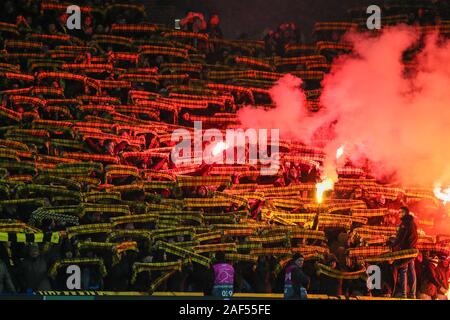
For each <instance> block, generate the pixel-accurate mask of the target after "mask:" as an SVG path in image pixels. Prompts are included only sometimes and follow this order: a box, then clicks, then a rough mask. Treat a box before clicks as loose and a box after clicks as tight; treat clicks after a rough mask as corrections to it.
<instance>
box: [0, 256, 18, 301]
mask: <svg viewBox="0 0 450 320" xmlns="http://www.w3.org/2000/svg"><path fill="white" fill-rule="evenodd" d="M3 293H16V287H15V286H14V283H13V281H12V279H11V275H10V273H9V271H8V267H7V266H6V264H5V263H4V262H3V261H2V260H0V294H3Z"/></svg>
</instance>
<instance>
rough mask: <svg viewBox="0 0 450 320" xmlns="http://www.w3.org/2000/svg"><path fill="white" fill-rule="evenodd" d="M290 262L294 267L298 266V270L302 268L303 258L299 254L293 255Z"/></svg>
mask: <svg viewBox="0 0 450 320" xmlns="http://www.w3.org/2000/svg"><path fill="white" fill-rule="evenodd" d="M292 260H293V261H294V263H295V264H296V265H298V266H299V267H300V268H301V267H303V263H304V262H305V258H304V257H303V255H302V254H300V253H294V255H293V256H292Z"/></svg>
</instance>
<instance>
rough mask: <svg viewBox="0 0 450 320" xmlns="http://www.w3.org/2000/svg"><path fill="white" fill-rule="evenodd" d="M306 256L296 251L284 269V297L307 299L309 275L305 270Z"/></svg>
mask: <svg viewBox="0 0 450 320" xmlns="http://www.w3.org/2000/svg"><path fill="white" fill-rule="evenodd" d="M304 261H305V258H304V257H303V256H302V255H301V254H299V253H296V254H294V256H293V257H292V260H291V262H289V263H288V265H287V266H286V269H285V271H284V298H285V299H307V297H308V296H307V291H306V289H307V288H308V286H309V277H308V276H307V275H306V274H305V273H304V272H303V263H304Z"/></svg>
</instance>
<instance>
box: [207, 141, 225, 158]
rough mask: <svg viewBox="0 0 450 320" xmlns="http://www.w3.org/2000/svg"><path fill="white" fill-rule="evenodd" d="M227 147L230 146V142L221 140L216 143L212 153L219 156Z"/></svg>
mask: <svg viewBox="0 0 450 320" xmlns="http://www.w3.org/2000/svg"><path fill="white" fill-rule="evenodd" d="M227 148H228V144H227V143H226V142H222V141H220V142H218V143H216V145H215V146H214V148H213V149H212V151H211V153H212V155H213V156H217V155H218V154H219V153H221V152H222V151H224V150H226V149H227Z"/></svg>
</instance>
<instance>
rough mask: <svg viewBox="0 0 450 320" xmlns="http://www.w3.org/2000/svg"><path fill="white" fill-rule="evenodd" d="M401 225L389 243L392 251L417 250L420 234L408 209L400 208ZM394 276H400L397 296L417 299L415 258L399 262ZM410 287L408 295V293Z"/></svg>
mask: <svg viewBox="0 0 450 320" xmlns="http://www.w3.org/2000/svg"><path fill="white" fill-rule="evenodd" d="M400 217H401V218H400V219H401V223H400V226H399V228H398V231H397V235H396V237H395V239H394V240H393V241H392V242H388V245H390V246H391V248H392V251H399V250H407V249H415V248H416V244H417V240H418V234H417V225H416V223H415V222H414V216H413V215H412V214H410V212H409V209H408V207H401V208H400ZM394 268H395V272H394V274H397V272H398V275H399V281H398V282H399V286H398V291H397V295H398V296H399V297H401V298H410V299H415V298H416V282H417V279H416V270H415V266H414V258H411V259H401V260H397V261H396V262H395V265H394ZM395 280H396V279H395ZM408 287H409V290H408V293H407V292H406V291H407V289H408Z"/></svg>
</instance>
